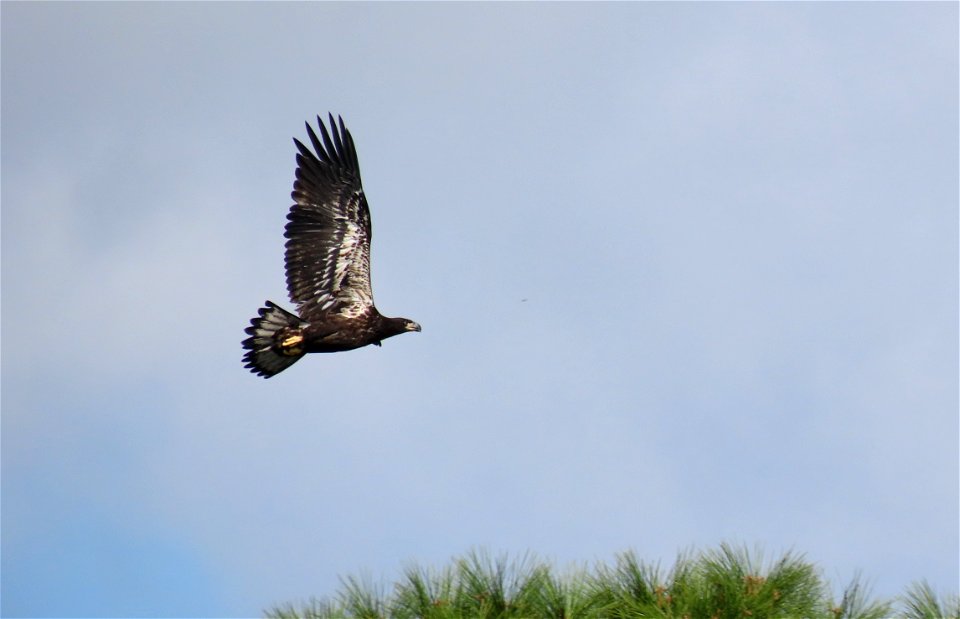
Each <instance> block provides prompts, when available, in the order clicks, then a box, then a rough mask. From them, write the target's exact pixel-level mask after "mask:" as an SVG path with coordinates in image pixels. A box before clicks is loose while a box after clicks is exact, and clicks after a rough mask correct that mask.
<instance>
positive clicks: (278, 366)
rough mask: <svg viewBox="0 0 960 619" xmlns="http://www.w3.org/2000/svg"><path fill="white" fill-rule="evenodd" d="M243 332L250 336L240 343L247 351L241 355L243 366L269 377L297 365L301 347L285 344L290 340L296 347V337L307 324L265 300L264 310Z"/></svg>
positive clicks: (297, 341) (301, 354) (300, 355)
mask: <svg viewBox="0 0 960 619" xmlns="http://www.w3.org/2000/svg"><path fill="white" fill-rule="evenodd" d="M250 324H251V326H249V327H247V329H246V333H247V334H249V335H250V337H248V338H247V339H245V340H243V348H244V349H245V350H246V351H247V353H246V354H245V355H243V363H244V367H247V368H250V371H251V372H253V373H254V374H258V375H260V376H263V377H264V378H270V377H271V376H273V375H274V374H279V373H280V372H282V371H284V370H285V369H287V368H288V367H290V366H291V365H293V364H294V363H296V362H297V360H298V359H300V357H302V356H303V355H304V352H303V347H302V346H297V345H288V342H290V340H291V339H293V340H295V343H297V344H299V342H300V341H302V335H301V336H300V340H296V335H294V336H293V337H290V335H291V333H298V332H299V330H300V329H302V328H303V327H305V326H306V325H307V323H306V322H304V321H303V320H301V319H300V317H299V316H297V315H296V314H291V313H290V312H288V311H287V310H285V309H283V308H282V307H280V306H279V305H277V304H276V303H274V302H272V301H267V305H266V307H262V308H260V311H259V316H257V317H256V318H254V319H253V320H251V321H250Z"/></svg>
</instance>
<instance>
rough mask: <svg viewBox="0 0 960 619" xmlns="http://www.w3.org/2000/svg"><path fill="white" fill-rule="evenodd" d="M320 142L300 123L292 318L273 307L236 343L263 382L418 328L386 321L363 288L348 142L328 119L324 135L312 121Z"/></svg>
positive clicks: (364, 268)
mask: <svg viewBox="0 0 960 619" xmlns="http://www.w3.org/2000/svg"><path fill="white" fill-rule="evenodd" d="M317 124H318V126H319V128H320V135H321V136H322V138H323V141H322V142H321V141H320V139H318V137H317V134H316V133H314V132H313V129H312V128H311V127H310V124H309V123H307V124H306V126H307V135H308V136H309V137H310V142H311V144H312V145H313V150H314V151H315V153H316V154H314V152H312V151H311V150H310V149H309V148H307V147H306V146H304V145H303V143H302V142H300V141H299V140H297V139H296V138H294V140H293V141H294V143H295V144H296V145H297V150H298V151H299V153H298V154H297V178H296V181H294V183H293V194H292V197H293V200H294V202H295V204H294V205H293V206H292V207H291V208H290V213H289V214H288V215H287V220H288V222H287V225H286V231H285V233H284V236H286V238H287V244H286V248H287V251H286V268H287V291H288V292H289V294H290V299H291V300H292V301H293V302H294V303H296V305H297V311H298V314H299V315H297V314H292V313H290V312H288V311H286V310H285V309H283V308H281V307H280V306H278V305H276V304H275V303H273V302H272V301H267V302H266V307H263V308H261V309H260V312H259V316H257V317H256V318H254V319H253V320H251V321H250V322H251V326H250V327H247V329H246V333H247V334H249V335H250V337H248V338H247V339H245V340H244V341H243V347H244V349H245V350H246V351H247V352H246V354H244V356H243V361H244V365H245V367H247V368H250V370H251V371H252V372H254V373H255V374H259V375H260V376H263V377H265V378H269V377H271V376H273V375H274V374H277V373H279V372H282V371H283V370H285V369H286V368H288V367H290V366H291V365H293V364H294V363H295V362H296V361H297V360H299V359H300V358H301V357H303V355H305V354H307V353H311V352H339V351H343V350H352V349H354V348H360V347H361V346H366V345H367V344H376V345H377V346H379V345H380V342H381V341H382V340H385V339H386V338H388V337H391V336H393V335H399V334H400V333H404V332H406V331H419V330H420V325H418V324H417V323H415V322H413V321H412V320H408V319H406V318H387V317H386V316H382V315H381V314H380V312H378V311H377V308H376V307H374V305H373V291H372V290H371V288H370V239H371V237H372V232H371V228H370V210H369V208H368V207H367V199H366V197H365V196H364V195H363V187H362V186H361V183H360V165H359V163H358V162H357V151H356V148H355V147H354V145H353V137H352V136H351V135H350V132H349V131H347V128H346V127H345V126H344V125H343V119H342V118H340V119H339V126H337V124H335V123H334V120H333V115H332V114H331V115H330V132H329V133H328V132H327V129H326V127H325V126H324V124H323V121H322V120H320V117H319V116H318V117H317Z"/></svg>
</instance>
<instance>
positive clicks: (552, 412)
mask: <svg viewBox="0 0 960 619" xmlns="http://www.w3.org/2000/svg"><path fill="white" fill-rule="evenodd" d="M2 13H3V14H2V17H3V21H2V57H3V60H2V62H3V66H2V130H3V135H2V140H3V143H2V166H3V179H2V180H3V183H2V202H3V206H2V258H3V260H2V286H3V290H2V292H3V306H2V309H3V314H2V321H3V322H2V327H3V347H2V365H3V378H2V381H3V382H2V398H3V399H2V405H3V406H2V409H3V410H2V475H3V485H2V492H3V495H2V499H3V501H2V516H3V519H2V527H3V528H2V539H3V554H2V568H3V588H2V611H3V614H4V615H5V616H103V617H111V616H210V617H213V616H254V615H258V614H259V613H260V612H261V610H262V609H264V608H266V607H269V606H271V605H273V604H276V603H281V602H286V601H295V600H299V599H305V598H308V597H310V596H314V595H316V596H321V595H325V594H328V593H331V592H332V591H333V590H334V589H335V588H336V587H337V583H338V580H337V579H338V576H341V575H344V576H345V575H350V574H355V573H360V572H365V573H368V574H370V575H371V576H372V577H373V578H375V579H379V578H385V579H389V578H392V577H394V576H396V575H397V574H398V573H399V571H400V570H401V568H402V567H403V566H404V565H405V564H407V563H408V562H410V561H418V562H422V563H426V564H440V563H442V562H444V561H446V560H447V559H449V558H450V557H451V556H453V555H455V554H458V553H462V552H464V551H466V550H469V549H470V548H473V547H484V548H487V549H489V550H491V551H494V552H499V551H506V552H510V553H515V554H519V553H522V552H525V551H532V552H535V553H537V554H538V555H540V556H542V557H545V558H548V559H552V560H554V561H556V562H557V563H559V564H561V565H565V564H568V563H570V562H575V561H576V562H585V563H592V562H594V561H608V560H611V559H612V558H613V556H614V555H615V553H617V552H620V551H624V550H627V549H630V548H632V549H634V550H636V551H637V553H638V554H639V555H640V556H641V557H644V558H646V559H648V560H651V561H656V560H658V559H660V560H663V561H664V562H665V563H669V562H670V561H672V559H673V557H674V556H675V555H676V553H677V552H678V551H680V550H683V549H688V548H691V547H698V548H705V547H710V546H714V545H716V544H718V543H719V542H721V541H731V542H741V543H745V544H749V545H753V544H761V545H763V546H764V547H765V548H766V549H767V552H768V553H769V554H776V553H778V552H780V551H783V550H787V549H795V550H796V551H799V552H803V553H805V554H806V555H807V557H808V558H809V559H811V560H813V561H815V562H816V563H817V564H818V565H820V566H821V567H822V568H823V571H824V575H825V576H826V577H827V578H829V579H830V580H832V581H834V582H835V583H837V584H838V585H841V584H843V583H845V582H847V581H848V580H849V579H850V578H852V577H853V575H854V574H855V573H856V572H857V571H861V572H862V574H863V575H864V576H865V577H866V578H867V579H868V580H869V581H870V582H871V583H872V584H873V588H874V592H875V593H876V594H877V595H883V596H892V595H895V594H898V593H900V592H901V591H902V590H903V588H904V587H905V586H906V585H908V584H909V583H910V582H911V581H914V580H917V579H921V578H926V579H928V580H929V581H930V582H931V584H933V585H934V587H936V588H938V589H940V590H942V591H951V590H952V591H956V583H957V581H958V527H957V522H958V466H957V465H958V415H957V413H958V384H957V383H958V346H957V342H958V333H957V322H958V321H957V316H958V284H957V282H958V253H957V247H958V238H957V236H958V235H957V233H958V208H957V207H958V172H957V170H958V137H957V136H958V120H957V119H958V99H957V93H958V78H957V76H958V60H957V58H958V42H957V29H956V24H957V19H958V5H957V4H956V3H909V4H897V3H881V4H878V3H854V4H849V3H843V4H832V3H827V4H824V3H814V4H784V3H775V4H754V3H750V4H488V5H478V4H350V5H344V4H313V3H304V4H259V3H258V4H195V3H183V4H180V3H175V4H168V3H162V4H140V3H131V4H126V3H123V4H117V3H103V4H100V3H96V4H61V3H57V4H46V3H45V4H33V3H30V4H22V3H9V2H4V3H3V6H2ZM327 111H333V112H334V113H336V114H342V115H343V117H344V119H345V120H346V122H347V125H348V127H349V128H350V129H351V131H352V133H353V135H354V138H355V140H356V143H357V147H358V150H359V156H360V165H361V169H362V171H363V180H364V187H365V190H366V193H367V195H368V197H369V199H370V203H371V209H372V215H373V222H374V229H375V238H374V245H373V278H374V292H375V296H376V301H377V305H378V307H379V308H380V309H381V310H382V311H383V312H384V313H385V314H387V315H393V316H397V315H399V316H405V317H408V318H412V319H414V320H417V321H418V322H420V323H421V324H422V325H423V332H422V333H420V334H413V335H405V336H403V337H398V338H394V339H391V340H388V341H386V342H385V343H384V345H383V347H382V348H373V347H371V348H369V349H363V350H359V351H354V352H350V353H344V354H337V355H328V356H312V357H309V358H307V359H305V360H303V361H301V362H300V363H298V364H297V365H295V366H294V367H292V368H291V369H290V370H288V371H286V372H284V373H283V374H282V375H280V376H278V377H276V378H274V379H271V380H269V381H264V380H262V379H259V378H256V377H254V376H253V375H251V374H249V373H247V372H246V371H245V370H243V368H242V367H241V363H240V357H241V348H240V340H241V339H242V338H243V337H244V335H243V328H244V327H245V326H246V325H247V322H248V320H249V319H250V317H251V316H253V315H254V313H255V311H256V309H257V308H258V307H259V306H260V304H261V303H262V302H263V301H264V299H268V298H269V299H272V300H275V301H277V302H283V304H284V305H287V306H288V307H289V303H287V299H286V294H285V288H284V279H283V263H282V250H283V238H282V227H283V223H284V216H285V214H286V211H287V209H288V207H289V205H290V202H291V201H290V198H289V193H290V190H291V185H292V181H293V168H294V153H295V151H294V147H293V143H292V141H291V137H294V136H296V137H300V138H303V136H304V129H303V122H304V120H308V119H311V120H312V119H313V118H314V117H315V115H316V114H318V113H319V114H322V115H326V112H327Z"/></svg>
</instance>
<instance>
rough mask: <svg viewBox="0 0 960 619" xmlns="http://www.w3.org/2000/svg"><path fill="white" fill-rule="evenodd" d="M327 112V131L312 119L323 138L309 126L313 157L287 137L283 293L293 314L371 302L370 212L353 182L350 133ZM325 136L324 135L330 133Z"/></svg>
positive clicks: (357, 309) (356, 178)
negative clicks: (289, 163) (292, 154)
mask: <svg viewBox="0 0 960 619" xmlns="http://www.w3.org/2000/svg"><path fill="white" fill-rule="evenodd" d="M339 121H340V122H339V127H338V126H337V125H336V124H335V123H334V120H333V115H332V114H331V115H330V133H327V129H326V127H324V125H323V121H322V120H320V117H319V116H318V117H317V123H318V125H319V127H320V135H321V136H322V137H323V141H322V142H321V141H320V139H318V138H317V134H316V133H314V132H313V129H312V128H311V127H310V124H309V123H307V134H308V135H309V136H310V142H311V143H312V144H313V148H314V150H315V151H316V154H314V153H313V152H311V151H310V149H308V148H307V147H306V146H304V145H303V143H301V142H300V141H299V140H297V139H296V138H294V140H293V141H294V142H295V143H296V145H297V149H298V150H299V151H300V153H299V154H298V155H297V180H296V181H295V182H294V183H293V193H292V194H291V195H292V197H293V199H294V202H295V204H294V205H293V206H292V207H291V209H290V213H289V214H288V215H287V219H288V220H289V221H288V222H287V226H286V231H285V234H284V236H286V237H287V244H286V247H287V251H286V266H287V290H288V291H289V293H290V299H291V300H292V301H293V302H294V303H296V304H297V306H298V308H299V311H300V316H301V317H303V318H304V319H306V320H308V321H309V320H312V319H318V318H320V317H322V316H323V315H325V314H328V313H330V312H340V313H344V314H349V315H356V314H359V313H361V312H364V311H366V310H367V309H368V308H369V307H371V306H373V292H372V291H371V290H370V238H371V230H370V210H369V208H367V199H366V197H364V195H363V187H362V186H361V184H360V165H359V164H358V163H357V151H356V149H355V148H354V145H353V138H352V137H351V136H350V132H349V131H347V129H346V127H344V126H343V119H342V118H340V119H339ZM331 134H332V137H331Z"/></svg>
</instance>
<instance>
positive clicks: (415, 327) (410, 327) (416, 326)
mask: <svg viewBox="0 0 960 619" xmlns="http://www.w3.org/2000/svg"><path fill="white" fill-rule="evenodd" d="M419 330H420V325H419V324H417V323H415V322H413V321H412V320H411V321H410V322H408V323H407V331H419Z"/></svg>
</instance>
